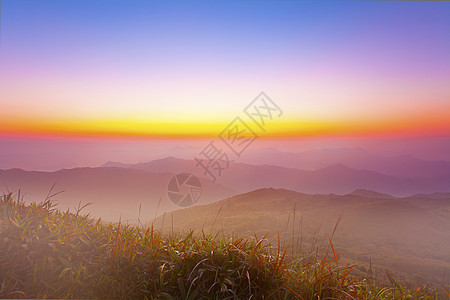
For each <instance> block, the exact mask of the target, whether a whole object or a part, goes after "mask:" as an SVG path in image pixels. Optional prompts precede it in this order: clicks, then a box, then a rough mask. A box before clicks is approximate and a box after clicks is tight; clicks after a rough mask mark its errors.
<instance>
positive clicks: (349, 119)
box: [0, 0, 450, 154]
mask: <svg viewBox="0 0 450 300" xmlns="http://www.w3.org/2000/svg"><path fill="white" fill-rule="evenodd" d="M449 28H450V3H449V2H426V1H412V2H411V1H256V0H252V1H111V0H108V1H100V0H97V1H80V0H77V1H56V0H55V1H44V0H43V1H33V0H28V1H23V0H4V1H1V45H0V137H3V138H4V140H3V144H2V145H6V147H7V145H9V144H10V143H11V142H10V141H11V139H14V138H18V137H20V138H21V139H27V138H33V139H36V138H39V137H52V136H54V137H65V138H77V137H80V136H81V137H83V136H96V137H107V138H111V137H115V136H118V137H117V138H119V137H120V138H124V137H129V136H132V137H136V136H138V137H139V136H146V137H149V138H151V137H155V136H157V137H199V136H202V137H205V136H207V137H209V136H217V134H218V133H219V131H220V130H221V129H222V128H223V127H224V126H226V124H227V123H229V122H230V121H231V120H232V119H233V118H234V117H235V116H237V115H239V114H242V109H243V108H244V107H245V106H246V105H247V104H248V103H249V102H250V101H251V100H253V98H254V97H255V96H256V95H257V94H258V93H259V92H260V91H265V92H266V93H267V94H268V95H269V96H270V97H271V98H272V99H273V100H274V101H275V102H276V103H277V104H278V105H279V106H280V107H281V108H282V109H283V111H284V114H283V116H282V118H280V119H277V120H275V121H274V122H273V124H271V128H268V130H267V133H266V134H265V135H267V136H271V137H280V136H283V137H286V136H288V137H294V138H295V137H304V136H310V137H314V138H316V137H317V136H324V135H325V136H328V137H330V136H331V137H333V136H340V137H347V136H362V137H372V136H374V137H380V136H381V137H384V136H407V137H413V138H414V137H424V136H425V137H435V136H439V137H441V138H442V137H449V136H450V84H449V82H450V34H449ZM6 138H7V139H6ZM2 147H3V146H2ZM0 154H1V153H0Z"/></svg>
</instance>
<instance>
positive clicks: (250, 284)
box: [0, 193, 449, 299]
mask: <svg viewBox="0 0 450 300" xmlns="http://www.w3.org/2000/svg"><path fill="white" fill-rule="evenodd" d="M330 246H331V247H330V251H329V253H328V254H327V255H326V256H325V257H323V258H321V259H317V260H316V261H314V262H313V263H309V264H307V265H302V264H301V263H300V262H299V260H291V261H289V262H288V261H287V259H286V251H287V249H285V250H280V249H281V247H280V245H279V244H278V245H277V246H275V247H272V246H271V245H270V244H269V243H268V241H267V240H265V239H264V238H261V239H256V238H255V239H232V238H229V239H219V238H217V236H211V235H205V234H202V235H200V236H195V235H194V234H193V233H192V232H191V233H190V234H187V235H186V236H183V237H180V236H168V237H164V236H161V234H159V233H158V232H157V231H155V230H153V228H148V229H145V230H143V229H142V228H140V227H132V226H124V225H120V224H115V225H109V226H105V225H103V224H102V223H101V222H100V220H98V221H95V220H92V219H91V218H89V217H88V216H86V215H81V214H79V212H76V213H70V212H61V211H59V210H57V209H55V208H54V206H53V204H52V203H51V202H50V200H46V201H44V202H43V203H40V204H30V205H25V204H24V203H23V202H22V201H21V199H20V196H19V197H14V195H13V194H11V193H10V194H6V195H3V196H1V197H0V297H2V298H103V299H118V298H120V299H135V298H141V299H225V298H228V299H249V298H252V299H333V298H334V299H437V298H442V299H447V298H448V294H449V291H448V289H447V290H445V291H444V290H442V291H437V290H430V289H428V288H426V287H419V288H417V289H414V290H408V289H406V288H404V287H402V286H401V285H399V284H398V283H397V282H396V281H395V279H393V278H391V282H392V286H390V287H377V286H373V285H371V284H369V283H368V282H367V281H365V280H360V279H358V280H357V279H355V278H354V276H352V268H351V267H349V266H340V265H339V264H338V259H337V257H338V256H339V254H338V253H335V251H334V248H333V246H332V244H331V241H330Z"/></svg>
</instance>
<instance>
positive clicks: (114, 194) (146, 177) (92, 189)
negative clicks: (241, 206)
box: [0, 167, 235, 221]
mask: <svg viewBox="0 0 450 300" xmlns="http://www.w3.org/2000/svg"><path fill="white" fill-rule="evenodd" d="M172 176H173V174H172V173H170V172H158V173H152V172H145V171H141V170H135V169H126V168H116V167H113V168H75V169H63V170H59V171H56V172H40V171H23V170H20V169H10V170H0V190H1V191H3V192H6V191H8V190H9V191H17V190H19V189H20V191H21V193H22V195H25V198H24V199H25V201H28V202H31V201H35V202H40V201H42V200H44V199H45V197H46V196H47V194H48V191H49V190H50V188H51V187H52V185H53V184H56V185H55V191H64V192H63V193H61V194H58V195H57V196H55V198H54V200H55V202H56V203H58V204H59V208H60V209H66V208H67V207H70V208H74V207H77V206H78V204H79V201H81V202H82V203H88V202H89V203H92V205H90V206H88V207H87V208H86V211H89V212H91V213H92V214H93V215H94V216H95V217H101V218H103V219H106V220H111V221H117V220H119V218H122V220H124V221H127V220H131V221H136V219H137V218H138V215H139V207H140V206H141V215H140V218H141V220H143V221H147V220H151V219H153V218H154V216H155V213H158V215H159V214H162V213H164V212H167V211H170V210H174V209H177V208H178V207H177V206H175V205H174V204H172V203H171V202H170V201H169V200H168V198H167V184H168V183H169V181H170V179H171V178H172ZM201 184H202V186H203V192H202V197H201V198H200V200H199V204H202V203H203V204H206V203H210V202H214V201H217V200H220V199H223V198H225V197H228V196H231V195H233V194H235V192H234V191H233V190H231V189H229V188H226V187H224V186H221V185H219V184H214V183H211V182H210V181H207V180H202V181H201ZM160 199H161V203H160V205H159V207H158V203H159V201H160ZM157 207H158V211H156V210H157Z"/></svg>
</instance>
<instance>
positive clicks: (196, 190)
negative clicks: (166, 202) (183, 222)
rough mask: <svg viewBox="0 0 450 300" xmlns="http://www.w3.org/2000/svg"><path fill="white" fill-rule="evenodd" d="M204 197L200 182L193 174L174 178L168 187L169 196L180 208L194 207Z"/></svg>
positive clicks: (178, 175) (179, 175) (184, 174)
mask: <svg viewBox="0 0 450 300" xmlns="http://www.w3.org/2000/svg"><path fill="white" fill-rule="evenodd" d="M201 195H202V185H201V183H200V180H199V179H198V178H197V177H196V176H194V175H192V174H191V173H180V174H177V175H175V176H173V177H172V179H171V180H170V181H169V184H168V185H167V196H168V197H169V199H170V201H172V203H173V204H175V205H177V206H180V207H190V206H192V205H194V204H195V203H196V202H197V201H198V200H199V199H200V196H201Z"/></svg>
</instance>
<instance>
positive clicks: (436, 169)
mask: <svg viewBox="0 0 450 300" xmlns="http://www.w3.org/2000/svg"><path fill="white" fill-rule="evenodd" d="M242 160H243V161H245V162H248V163H251V164H257V165H259V164H269V165H275V166H281V167H288V168H298V169H305V170H316V169H321V168H324V167H327V166H329V165H333V164H344V165H346V166H348V167H350V168H353V169H357V170H370V171H375V172H378V173H382V174H385V175H391V176H395V177H405V178H435V177H440V176H444V177H446V178H447V179H448V178H450V161H427V160H423V159H419V158H416V157H414V156H412V155H397V156H392V157H384V156H379V155H373V154H370V153H368V152H367V151H365V150H363V149H360V148H325V149H318V150H308V151H304V152H300V153H293V152H283V151H280V150H278V149H276V148H265V149H249V150H248V151H247V152H245V155H244V156H243V158H242Z"/></svg>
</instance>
